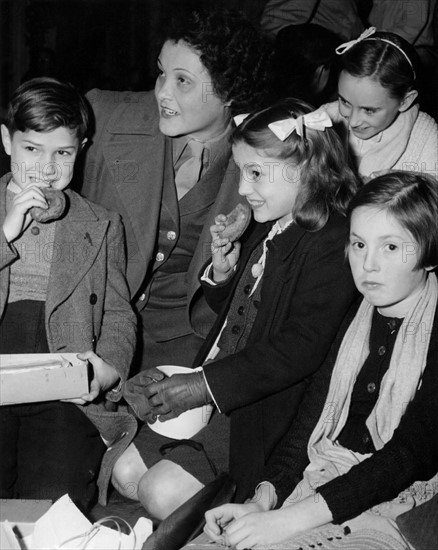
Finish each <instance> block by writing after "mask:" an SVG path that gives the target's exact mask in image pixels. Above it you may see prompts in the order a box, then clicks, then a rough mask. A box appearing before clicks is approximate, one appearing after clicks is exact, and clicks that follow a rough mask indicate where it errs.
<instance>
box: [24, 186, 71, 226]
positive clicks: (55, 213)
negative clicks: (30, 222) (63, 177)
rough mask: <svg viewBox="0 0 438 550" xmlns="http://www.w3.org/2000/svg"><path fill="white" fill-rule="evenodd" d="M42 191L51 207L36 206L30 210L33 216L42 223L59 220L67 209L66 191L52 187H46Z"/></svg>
mask: <svg viewBox="0 0 438 550" xmlns="http://www.w3.org/2000/svg"><path fill="white" fill-rule="evenodd" d="M41 191H42V192H43V195H44V197H45V199H46V201H47V204H48V205H49V207H48V208H40V207H39V206H34V207H33V208H31V209H30V211H29V212H30V215H31V217H32V218H33V219H34V220H35V221H37V222H40V223H45V222H49V221H51V220H57V219H58V218H60V217H61V216H62V214H63V212H64V210H65V205H66V200H65V195H64V193H63V192H62V191H60V190H59V189H52V188H51V187H44V188H43V189H41Z"/></svg>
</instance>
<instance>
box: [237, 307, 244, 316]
mask: <svg viewBox="0 0 438 550" xmlns="http://www.w3.org/2000/svg"><path fill="white" fill-rule="evenodd" d="M244 311H245V308H244V307H243V306H240V307H239V309H238V310H237V313H238V314H239V315H243V312H244Z"/></svg>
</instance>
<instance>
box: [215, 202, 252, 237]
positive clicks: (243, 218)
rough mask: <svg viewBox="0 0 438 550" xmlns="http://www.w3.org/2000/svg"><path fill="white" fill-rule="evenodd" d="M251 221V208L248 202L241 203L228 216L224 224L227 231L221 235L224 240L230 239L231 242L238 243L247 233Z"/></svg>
mask: <svg viewBox="0 0 438 550" xmlns="http://www.w3.org/2000/svg"><path fill="white" fill-rule="evenodd" d="M250 220H251V207H250V206H249V204H248V203H247V202H245V203H242V202H239V204H237V205H236V206H235V207H234V208H233V210H231V212H230V213H229V214H228V215H227V219H226V221H225V222H223V225H225V229H224V230H223V231H222V232H221V233H220V236H221V238H222V239H230V241H231V242H234V241H237V239H240V237H241V236H242V235H243V233H244V232H245V229H246V228H247V227H248V224H249V222H250Z"/></svg>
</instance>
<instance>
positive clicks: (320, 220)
mask: <svg viewBox="0 0 438 550" xmlns="http://www.w3.org/2000/svg"><path fill="white" fill-rule="evenodd" d="M313 110H314V107H312V106H311V105H310V104H309V103H306V102H304V101H301V100H299V99H293V98H286V99H283V100H281V101H279V102H277V103H275V104H274V105H273V106H271V107H268V108H267V109H263V110H261V111H257V112H255V113H252V114H251V115H249V116H248V117H247V118H246V119H245V120H244V121H243V122H242V124H240V126H238V127H237V128H236V129H235V130H234V133H233V136H232V141H233V144H238V143H241V142H243V143H246V144H247V145H249V146H250V147H253V148H254V149H256V150H257V152H258V153H259V154H260V155H262V156H266V157H273V158H278V159H282V160H286V159H288V160H290V162H291V164H293V165H297V166H298V167H299V170H300V176H299V177H300V187H299V191H298V195H297V199H296V202H295V205H294V207H293V210H292V215H293V218H294V220H295V221H296V222H297V224H298V225H300V226H301V227H303V228H304V229H306V230H308V231H318V230H319V229H322V228H323V227H324V225H325V224H326V223H327V221H328V218H329V216H330V213H331V212H333V211H336V212H339V213H340V214H342V215H346V213H347V209H348V205H349V203H350V201H351V199H352V198H353V196H354V194H355V193H356V191H357V188H358V185H359V182H358V179H357V177H356V175H355V174H354V172H353V170H352V169H351V168H350V167H349V165H348V162H347V158H346V153H345V148H344V147H343V145H342V143H341V140H340V138H339V136H338V134H337V133H336V131H335V130H334V129H333V128H326V129H325V130H324V131H318V130H312V129H310V128H306V127H304V131H305V136H303V138H301V137H300V136H298V134H297V133H296V132H292V133H291V134H290V136H289V137H288V138H287V139H285V141H281V140H280V139H279V138H278V137H277V136H276V135H275V134H274V133H273V132H272V131H271V130H270V129H269V128H268V124H270V123H271V122H276V121H278V120H283V119H286V118H290V117H293V118H298V117H299V116H301V115H304V114H306V113H310V112H312V111H313Z"/></svg>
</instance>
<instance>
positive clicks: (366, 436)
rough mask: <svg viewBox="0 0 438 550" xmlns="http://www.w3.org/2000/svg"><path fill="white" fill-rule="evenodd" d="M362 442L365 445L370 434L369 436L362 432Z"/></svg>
mask: <svg viewBox="0 0 438 550" xmlns="http://www.w3.org/2000/svg"><path fill="white" fill-rule="evenodd" d="M362 442H363V443H365V445H366V444H367V443H369V442H370V436H369V435H368V434H363V436H362Z"/></svg>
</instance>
